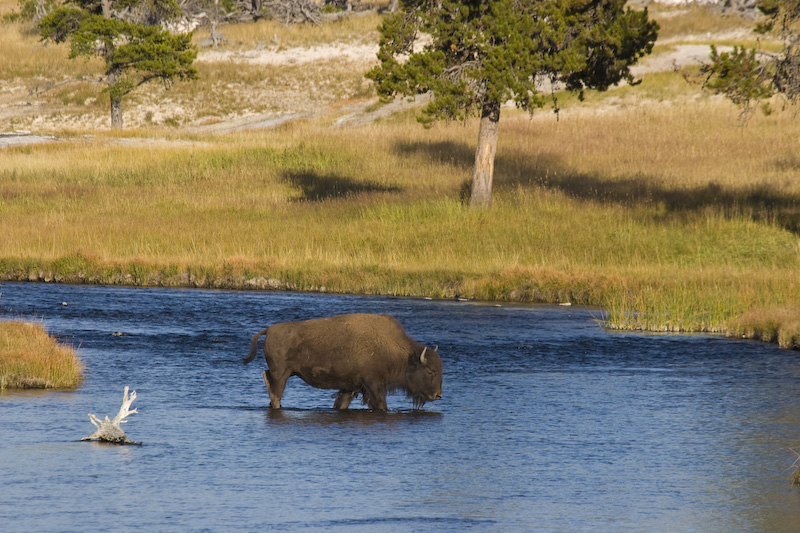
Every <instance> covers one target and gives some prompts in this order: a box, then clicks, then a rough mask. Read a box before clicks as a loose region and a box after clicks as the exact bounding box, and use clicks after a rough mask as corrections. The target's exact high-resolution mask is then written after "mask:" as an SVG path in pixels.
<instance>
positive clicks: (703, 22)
mask: <svg viewBox="0 0 800 533" xmlns="http://www.w3.org/2000/svg"><path fill="white" fill-rule="evenodd" d="M653 15H654V16H655V17H656V19H657V20H659V22H660V23H661V24H662V32H661V33H660V39H663V41H664V43H666V44H660V45H658V47H657V52H658V51H659V50H661V51H666V50H669V49H670V48H671V47H673V46H675V45H676V44H680V43H682V42H695V41H694V39H695V36H697V35H706V36H707V35H710V34H711V32H717V33H718V34H719V35H721V37H720V39H722V40H724V42H726V43H731V42H737V41H735V39H736V38H737V37H736V35H741V37H740V38H739V39H740V41H741V42H748V41H747V40H748V39H751V37H750V36H749V35H748V34H747V33H746V31H745V29H746V28H748V27H749V26H750V25H751V24H752V22H751V21H750V20H747V19H743V18H742V19H739V18H731V17H721V16H720V15H718V14H715V13H713V12H711V11H709V10H704V9H690V10H669V9H666V8H664V9H662V10H660V11H659V10H654V11H653ZM371 17H372V18H365V19H361V21H360V22H349V23H347V24H349V25H350V26H347V25H344V24H342V25H341V26H340V28H341V29H340V33H336V27H335V26H334V27H332V28H328V29H327V30H326V31H328V32H331V33H330V34H326V35H325V36H324V37H320V36H319V35H312V34H313V32H315V31H317V30H315V28H313V27H296V28H293V29H291V30H284V29H281V28H278V27H277V26H274V25H273V26H269V24H270V23H267V22H260V23H259V24H260V25H261V27H260V28H256V27H254V26H247V25H241V26H237V27H230V28H227V29H226V30H225V31H224V33H225V32H227V34H228V36H229V41H230V43H229V45H228V46H229V47H234V48H235V47H240V48H243V49H246V48H247V47H248V43H249V42H251V41H252V42H257V41H260V40H262V39H263V38H264V36H265V35H270V34H271V33H272V34H273V37H274V38H275V39H276V40H278V41H280V42H281V43H300V44H302V43H306V45H308V43H316V42H320V41H319V40H320V39H323V40H329V41H337V40H348V39H360V40H367V41H368V40H369V39H375V40H377V33H375V32H374V31H372V32H370V31H365V30H366V29H367V28H369V27H374V24H375V22H376V21H377V20H379V16H378V15H374V16H371ZM359 24H365V25H367V26H364V27H361V26H358V25H359ZM353 25H356V26H355V28H356V29H353V27H354V26H353ZM359 28H360V29H359ZM735 30H736V31H739V33H736V31H735ZM17 31H18V32H19V33H18V34H17V35H18V39H17V40H16V41H15V42H16V43H17V45H16V46H19V47H21V48H24V46H23V44H24V43H28V45H30V46H33V45H32V44H31V43H33V42H35V38H34V37H31V36H26V35H25V32H24V31H22V30H21V29H19V28H17ZM278 31H285V33H281V34H280V36H278ZM254 32H255V33H254ZM732 36H733V37H732ZM196 38H197V39H200V38H202V32H199V33H198V35H197V36H196ZM732 39H733V41H732ZM20 43H22V44H20ZM42 53H43V54H54V53H56V52H54V47H48V48H47V49H44V50H43V52H42ZM62 53H63V50H62ZM10 57H14V56H13V55H12V56H10ZM48 61H50V62H49V63H48ZM19 62H20V64H19V65H17V66H16V67H14V66H12V65H10V64H8V63H6V64H5V66H2V67H0V83H4V84H6V85H7V86H12V85H21V86H25V85H26V83H28V82H27V81H25V80H32V79H34V78H36V77H37V76H40V75H43V74H42V73H47V72H49V70H48V69H50V68H53V69H55V71H57V74H48V76H52V77H53V79H55V78H59V77H63V76H66V75H71V74H69V73H68V72H64V69H69V68H74V69H76V71H77V70H80V69H88V70H91V69H92V68H93V66H92V64H91V63H89V64H87V63H84V62H82V61H77V62H64V61H61V62H58V61H55V60H46V59H44V58H39V59H37V60H35V61H34V62H32V63H31V64H26V65H27V66H23V65H22V63H24V61H23V60H22V59H20V60H19ZM32 65H33V66H32ZM35 65H39V66H35ZM199 68H200V73H201V76H202V77H203V79H201V80H199V81H198V82H193V83H190V84H189V83H187V84H178V85H176V87H175V88H174V90H173V91H172V92H170V93H169V94H170V98H171V99H172V101H174V102H178V104H180V105H183V106H184V107H187V108H188V107H189V105H190V103H191V104H192V105H194V109H195V112H196V113H197V116H198V117H199V118H197V119H196V120H197V121H198V122H201V123H202V122H203V121H206V122H207V121H213V120H221V119H220V118H219V117H220V116H222V115H224V113H225V109H224V107H225V104H224V102H223V103H220V102H221V100H220V98H219V97H217V98H216V100H215V102H216V104H215V105H216V107H214V106H211V105H210V104H209V105H208V107H204V106H205V105H206V104H204V103H203V102H205V101H206V100H208V101H209V102H210V101H211V100H214V98H213V97H212V96H209V92H213V91H212V89H214V91H218V90H221V89H220V87H222V86H223V85H222V82H220V80H225V83H227V84H228V85H237V84H238V85H239V86H240V87H243V88H244V89H241V88H240V90H242V91H244V92H246V88H247V86H248V83H253V84H256V85H257V84H259V83H262V82H263V79H267V78H269V77H270V76H273V77H278V78H279V79H281V80H283V82H285V83H287V84H288V85H289V86H293V85H292V84H293V83H300V81H299V80H302V79H303V77H304V76H306V77H307V76H309V73H308V72H303V71H304V69H303V68H300V67H298V66H287V67H269V68H266V67H265V68H263V69H260V70H259V69H258V68H256V67H252V66H250V67H243V68H241V69H238V68H229V67H225V65H212V64H207V63H199ZM26 69H27V70H26ZM221 69H226V70H224V73H223V71H222V70H221ZM309 69H311V67H309ZM305 70H308V69H305ZM312 70H313V76H322V77H326V76H331V75H332V74H330V73H331V72H334V71H335V72H337V73H338V74H336V76H339V78H337V79H338V80H339V81H337V82H336V83H333V84H329V85H327V86H326V85H324V84H323V83H322V82H319V81H317V82H315V83H317V86H319V87H322V86H325V87H327V88H328V89H327V90H328V91H329V93H328V94H330V95H331V96H330V98H328V99H327V100H326V99H324V98H321V99H320V102H323V100H324V102H323V103H325V102H327V103H325V108H324V111H323V112H319V113H317V114H314V115H313V116H309V117H308V118H306V119H298V120H293V121H290V122H287V123H285V124H283V125H281V126H278V127H276V128H271V129H251V130H243V131H234V132H232V133H226V134H208V133H201V132H198V131H197V130H193V129H191V128H189V127H185V126H186V125H185V124H176V122H175V121H172V122H169V121H167V122H164V123H161V124H154V123H147V124H144V125H140V126H136V127H130V128H128V129H126V130H123V131H121V132H112V131H110V130H106V129H102V128H101V129H97V128H96V127H94V126H91V124H96V122H91V120H90V121H88V122H85V123H84V124H86V123H88V124H90V126H86V125H83V126H76V124H79V122H76V121H74V120H71V118H70V117H74V116H78V115H80V113H84V114H86V113H89V112H90V111H88V110H87V108H92V107H93V106H95V107H97V109H96V110H95V111H92V112H93V113H95V114H96V115H97V116H98V117H99V116H102V114H103V113H104V112H105V109H106V108H103V107H102V105H101V104H102V102H99V101H97V102H95V101H92V102H90V103H89V104H86V105H83V104H81V103H80V100H81V98H83V96H81V98H77V97H76V98H75V99H73V100H70V101H68V102H66V103H64V102H63V100H62V102H61V103H59V101H58V100H57V97H56V96H55V94H53V93H48V94H47V95H44V96H41V98H43V99H45V100H46V102H45V103H46V104H47V105H48V106H53V107H58V106H59V105H62V106H63V108H64V111H62V112H64V113H67V114H69V113H72V115H70V117H65V120H64V124H65V125H64V126H61V127H57V128H53V127H50V128H44V130H40V131H37V133H49V134H53V135H56V136H58V137H59V139H60V140H59V141H58V142H53V143H47V144H40V145H30V146H23V147H16V148H7V149H3V150H2V152H0V225H2V228H3V231H2V232H0V278H1V279H5V280H32V281H61V282H80V283H103V284H128V285H143V286H144V285H161V286H189V287H218V288H237V289H246V288H254V289H288V290H298V291H324V292H342V293H344V292H346V293H361V294H384V295H399V296H415V297H431V298H470V299H477V300H487V301H496V302H507V301H514V302H545V303H571V304H580V305H588V306H596V307H598V308H600V311H599V312H598V316H600V317H602V320H603V321H604V323H605V325H606V326H607V327H610V328H619V329H641V330H652V331H706V332H723V333H729V334H732V335H736V336H750V337H754V338H760V339H762V340H772V339H773V338H774V339H775V340H777V339H778V338H779V337H780V338H781V339H784V340H785V339H790V340H788V341H784V342H783V343H782V345H784V346H786V347H789V348H792V347H794V348H797V347H798V330H800V326H799V325H798V323H797V320H796V319H795V318H793V317H796V316H797V306H798V304H800V276H798V272H800V238H798V232H800V182H799V181H798V180H797V178H796V176H797V173H798V170H800V157H798V155H797V139H798V138H800V125H798V121H797V119H796V116H795V114H794V112H793V110H791V109H788V110H785V111H782V112H777V113H773V114H771V115H770V116H765V115H764V114H761V113H755V114H753V115H752V116H750V117H749V119H748V120H747V122H746V123H743V122H742V120H741V116H740V111H739V110H738V109H737V108H736V107H734V106H733V105H732V104H730V103H728V102H726V101H724V100H722V99H721V98H719V97H717V96H714V95H711V94H709V93H707V92H704V91H703V90H702V89H701V88H700V87H699V86H697V85H694V84H691V83H687V81H686V80H685V79H684V76H683V75H682V73H681V72H674V71H665V72H654V73H650V74H645V75H644V76H643V81H642V83H641V84H640V85H638V86H636V87H627V86H626V87H620V88H615V89H612V90H610V91H608V92H606V93H602V94H589V95H588V97H587V98H586V100H585V101H582V102H579V101H578V100H577V99H576V98H574V97H572V96H570V95H566V94H564V95H558V96H559V105H560V106H562V111H561V113H559V115H558V116H555V115H553V114H552V113H551V112H549V111H547V110H542V111H540V112H537V113H535V114H534V115H533V116H529V115H527V114H523V113H520V112H518V111H515V110H514V109H512V108H504V109H503V111H502V119H501V122H500V140H499V146H498V156H497V162H496V174H495V189H494V203H493V206H492V208H491V209H490V210H486V211H480V210H473V209H470V208H469V207H467V206H466V205H465V203H464V202H463V200H462V198H463V195H464V191H465V187H466V186H467V180H468V179H469V177H470V170H471V166H472V162H473V157H474V155H473V151H474V146H475V141H476V139H477V122H475V121H467V122H465V123H440V124H437V125H435V126H434V127H433V128H431V129H424V128H423V127H422V126H420V125H419V124H418V123H417V122H416V120H415V112H414V110H413V109H411V110H409V111H405V112H401V113H398V114H395V115H392V116H390V117H388V118H383V119H380V120H377V121H373V122H370V123H367V124H363V125H360V126H348V127H335V126H334V125H333V124H334V119H335V118H336V117H337V116H338V115H337V114H336V111H337V109H340V108H342V107H345V106H346V105H349V104H353V103H362V104H363V103H364V102H367V103H368V104H369V105H371V106H373V107H375V108H377V107H379V104H375V103H370V102H374V100H375V99H374V97H373V96H372V95H371V93H370V91H369V90H368V89H369V87H368V86H367V88H366V89H365V87H364V84H363V83H362V80H361V78H360V76H361V73H360V72H356V73H353V72H351V71H352V70H353V69H349V70H348V69H345V68H344V67H342V66H341V65H339V63H337V62H333V63H332V64H328V65H322V66H319V68H317V67H316V66H315V67H314V68H313V69H312ZM80 72H83V71H82V70H80ZM326 73H327V74H326ZM236 76H241V77H242V78H236ZM253 76H256V78H254V77H253ZM280 76H284V78H280ZM262 77H267V78H262ZM290 78H291V80H294V81H287V80H289V79H290ZM314 79H316V78H314ZM326 79H327V78H326ZM215 80H216V81H215ZM212 82H213V83H214V85H213V87H212V86H211V85H210V84H212ZM30 83H31V84H32V83H33V82H32V81H31V82H30ZM71 90H73V89H71ZM87 90H88V89H87ZM158 90H159V89H151V91H152V92H151V93H148V94H149V96H148V95H147V94H146V95H142V96H140V97H138V98H139V100H138V101H139V102H143V101H152V99H157V98H158V95H159V94H161V93H158V92H157V91H158ZM330 91H332V92H330ZM214 94H217V95H218V94H219V93H214ZM148 98H149V99H150V100H148ZM48 99H49V100H48ZM331 102H333V103H332V104H331ZM257 105H267V103H265V102H261V103H260V104H255V103H247V104H246V105H245V104H243V103H242V100H241V99H235V102H233V101H232V103H231V106H232V107H234V108H236V109H234V111H233V112H232V113H233V114H234V115H235V114H236V113H239V112H240V111H241V109H242V108H244V107H248V108H250V109H252V108H254V107H256V106H257ZM270 105H273V106H278V104H270ZM320 105H321V104H320ZM220 106H222V108H220ZM131 107H134V108H135V107H136V100H135V101H134V102H132V104H131ZM773 107H776V108H780V103H779V102H778V103H776V105H775V106H773ZM198 109H204V111H198ZM131 113H135V111H134V110H132V111H131ZM0 124H2V127H0V129H3V128H8V127H9V126H11V127H13V125H14V124H18V122H16V123H15V122H13V120H11V119H5V121H4V122H0ZM765 317H769V318H770V319H769V320H767V319H766V318H765ZM773 318H774V319H773ZM765 328H766V330H769V331H767V332H766V333H765V332H764V330H765ZM756 330H757V331H756ZM770 331H771V332H770ZM791 339H794V340H791Z"/></svg>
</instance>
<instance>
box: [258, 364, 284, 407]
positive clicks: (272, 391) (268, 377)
mask: <svg viewBox="0 0 800 533" xmlns="http://www.w3.org/2000/svg"><path fill="white" fill-rule="evenodd" d="M287 379H289V378H288V377H287V378H284V379H276V378H275V377H274V376H273V375H272V372H270V371H269V370H265V371H264V383H266V385H267V392H268V393H269V404H270V406H272V408H273V409H280V408H281V398H282V397H283V389H284V388H286V380H287Z"/></svg>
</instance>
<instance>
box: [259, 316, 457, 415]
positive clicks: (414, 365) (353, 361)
mask: <svg viewBox="0 0 800 533" xmlns="http://www.w3.org/2000/svg"><path fill="white" fill-rule="evenodd" d="M264 334H266V338H265V339H264V357H265V359H266V360H267V366H268V367H269V370H267V371H266V372H265V374H264V375H265V377H266V380H265V381H266V383H267V390H268V391H269V400H270V405H271V406H272V407H273V408H274V409H280V407H281V397H282V396H283V389H284V388H285V387H286V381H287V380H288V379H289V378H290V377H291V376H299V377H300V379H302V380H303V381H305V382H306V383H308V384H309V385H311V386H312V387H317V388H320V389H337V390H338V391H339V392H338V393H337V394H336V401H335V402H334V404H333V406H334V407H335V408H336V409H347V407H348V406H349V405H350V402H351V401H352V400H353V398H354V397H355V396H356V395H358V394H361V395H362V397H363V401H364V403H365V404H367V405H369V407H370V409H380V410H386V393H387V392H389V391H392V390H403V391H405V392H406V394H407V395H408V396H409V397H410V398H411V399H412V400H413V401H414V408H420V407H422V406H423V405H424V404H425V402H427V401H433V400H438V399H440V398H441V397H442V360H441V358H440V357H439V354H438V353H437V351H436V350H435V349H432V348H428V347H427V346H424V345H422V344H420V343H418V342H417V341H415V340H414V339H412V338H411V337H409V336H408V334H406V332H405V330H404V329H403V326H401V325H400V323H399V322H398V321H397V320H395V318H394V317H391V316H389V315H372V314H352V315H337V316H332V317H328V318H317V319H314V320H306V321H303V322H283V323H279V324H273V325H271V326H269V327H268V328H266V329H264V330H262V331H260V332H258V333H256V334H255V335H253V340H252V342H251V344H250V355H248V356H247V359H245V360H244V362H245V363H249V362H250V361H252V360H253V359H254V358H255V356H256V352H257V350H258V339H259V338H261V336H262V335H264Z"/></svg>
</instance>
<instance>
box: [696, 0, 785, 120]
mask: <svg viewBox="0 0 800 533" xmlns="http://www.w3.org/2000/svg"><path fill="white" fill-rule="evenodd" d="M757 7H758V9H759V11H760V12H761V13H762V15H763V17H762V20H761V21H760V22H759V23H758V24H757V25H756V27H755V31H756V32H757V33H760V34H769V33H773V34H776V35H777V36H778V38H779V39H780V40H781V41H782V43H783V47H782V50H781V51H780V52H779V53H768V52H763V51H760V50H758V49H757V48H751V49H746V48H745V47H744V46H735V47H734V48H733V50H732V51H731V52H721V53H720V52H719V51H718V50H717V48H716V47H715V46H712V47H711V57H710V59H711V63H710V64H707V65H704V66H703V67H702V69H701V74H702V75H703V76H705V82H704V85H705V87H706V88H708V89H710V90H712V91H714V92H717V93H720V94H724V95H725V96H726V97H728V98H729V99H730V100H731V101H732V102H733V103H735V104H737V105H738V106H740V107H741V108H742V109H743V111H744V112H745V113H747V112H748V111H749V110H750V109H751V106H752V104H753V103H754V102H759V101H762V100H765V99H767V98H770V97H772V96H773V95H775V94H780V95H782V96H784V97H786V98H787V99H788V100H789V101H791V102H793V103H797V101H798V99H800V28H798V23H800V1H799V0H759V2H758V3H757ZM766 109H767V108H766V107H765V110H766Z"/></svg>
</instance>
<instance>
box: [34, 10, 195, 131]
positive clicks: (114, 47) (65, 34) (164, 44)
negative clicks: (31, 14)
mask: <svg viewBox="0 0 800 533" xmlns="http://www.w3.org/2000/svg"><path fill="white" fill-rule="evenodd" d="M179 13H180V8H179V7H178V5H177V3H175V1H174V0H145V1H144V2H134V1H132V0H118V1H117V2H112V0H101V1H99V2H98V1H96V0H75V2H73V3H72V4H71V5H64V6H61V7H59V8H58V9H55V10H54V11H52V12H51V13H50V14H49V15H47V16H46V17H44V18H43V19H42V20H41V21H40V22H39V31H40V33H41V35H42V38H43V39H45V40H47V39H49V40H52V41H55V42H56V43H61V42H66V41H69V42H70V52H69V57H70V58H76V57H81V56H82V57H86V58H89V57H92V56H100V57H102V58H103V59H104V60H105V63H106V70H105V82H106V84H107V87H106V88H105V89H103V92H105V93H108V95H109V98H110V100H111V126H112V127H113V128H121V127H122V99H123V98H124V97H125V96H126V95H128V94H129V93H131V92H132V91H134V90H135V89H136V88H137V87H139V86H140V85H142V84H144V83H147V82H148V81H151V80H160V81H161V82H163V83H164V85H165V86H169V85H170V84H171V83H172V82H173V81H174V80H176V79H179V80H188V79H194V78H197V69H195V67H194V66H192V63H193V62H194V60H195V58H196V57H197V48H196V47H195V45H193V44H192V41H191V35H189V34H180V35H172V34H170V33H169V32H167V31H166V30H163V29H162V28H161V27H160V26H159V25H158V24H159V23H160V21H161V20H165V19H168V18H172V17H175V16H177V14H179Z"/></svg>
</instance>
